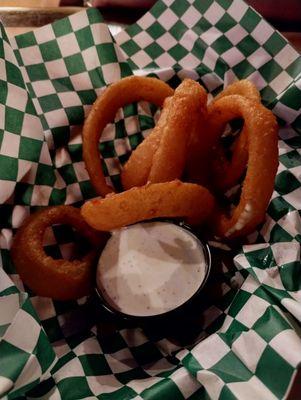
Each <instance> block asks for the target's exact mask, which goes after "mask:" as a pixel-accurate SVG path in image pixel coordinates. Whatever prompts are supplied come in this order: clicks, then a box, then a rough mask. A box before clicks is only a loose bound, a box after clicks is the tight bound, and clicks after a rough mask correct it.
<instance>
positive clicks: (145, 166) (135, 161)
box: [121, 97, 172, 190]
mask: <svg viewBox="0 0 301 400" xmlns="http://www.w3.org/2000/svg"><path fill="white" fill-rule="evenodd" d="M171 99H172V97H167V98H166V99H165V101H164V105H163V108H162V111H161V114H160V118H159V120H158V122H157V124H156V126H155V127H154V129H153V130H152V131H151V133H150V134H149V135H148V136H147V137H146V138H145V139H144V140H143V142H141V143H140V144H139V146H138V147H137V148H136V149H135V150H134V151H133V152H132V154H131V155H130V158H129V159H128V161H127V162H126V163H125V164H124V166H123V169H122V172H121V182H122V187H123V189H124V190H128V189H131V188H132V187H135V186H143V185H145V184H146V183H147V181H148V176H149V173H150V169H151V166H152V162H153V157H154V154H155V152H156V151H157V149H158V147H159V145H160V141H161V136H162V130H163V128H164V126H165V124H166V120H167V115H168V109H169V103H170V101H171Z"/></svg>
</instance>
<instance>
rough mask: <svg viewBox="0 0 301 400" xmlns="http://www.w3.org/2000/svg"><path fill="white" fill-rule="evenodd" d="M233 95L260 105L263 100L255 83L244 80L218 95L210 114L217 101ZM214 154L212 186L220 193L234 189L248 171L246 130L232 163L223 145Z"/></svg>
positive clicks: (239, 136) (240, 139)
mask: <svg viewBox="0 0 301 400" xmlns="http://www.w3.org/2000/svg"><path fill="white" fill-rule="evenodd" d="M231 95H240V96H243V97H246V98H247V99H249V100H253V101H255V102H258V103H260V100H261V99H260V93H259V91H258V90H257V88H256V86H255V85H254V83H252V82H250V81H248V80H246V79H243V80H241V81H236V82H234V83H232V84H231V85H229V86H228V87H227V88H226V89H224V90H223V91H222V92H221V93H220V94H218V95H217V96H216V97H215V98H214V99H213V100H212V102H211V104H210V105H209V112H210V109H211V108H212V107H213V105H214V103H215V102H216V101H218V100H219V99H221V98H223V97H226V96H231ZM213 154H214V156H213V158H212V160H211V165H212V167H211V174H210V178H211V185H212V186H213V187H214V188H215V189H217V190H219V191H225V190H227V189H229V188H231V187H233V186H234V185H235V184H236V183H237V182H238V180H239V178H240V177H241V176H242V175H243V173H244V171H245V170H246V165H247V160H248V149H247V135H246V133H245V130H244V129H242V131H241V133H240V134H239V135H238V137H237V138H236V140H235V142H234V144H233V146H232V157H231V160H230V161H229V160H228V159H227V157H226V155H225V151H224V149H223V147H222V145H221V144H217V145H216V147H215V149H214V151H213Z"/></svg>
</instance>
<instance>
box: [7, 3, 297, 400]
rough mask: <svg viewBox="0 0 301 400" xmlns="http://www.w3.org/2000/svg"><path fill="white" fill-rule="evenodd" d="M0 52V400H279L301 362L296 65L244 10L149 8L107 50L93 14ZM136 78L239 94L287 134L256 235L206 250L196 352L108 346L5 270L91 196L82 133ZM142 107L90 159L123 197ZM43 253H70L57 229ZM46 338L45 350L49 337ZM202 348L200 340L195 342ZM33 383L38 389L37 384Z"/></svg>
mask: <svg viewBox="0 0 301 400" xmlns="http://www.w3.org/2000/svg"><path fill="white" fill-rule="evenodd" d="M1 29H2V32H1V33H2V38H1V40H0V56H1V57H0V64H1V65H0V85H1V91H0V103H1V104H0V110H1V111H0V112H1V118H0V121H1V122H0V123H1V127H0V204H1V210H0V224H1V226H0V229H1V231H0V248H1V253H0V255H1V256H0V262H1V267H2V269H1V270H0V273H1V278H0V394H1V395H2V396H4V395H7V396H8V398H10V399H12V398H51V399H81V398H86V399H89V398H91V399H92V398H100V399H134V398H135V399H139V398H140V399H141V398H142V399H163V398H164V399H169V398H170V399H183V398H185V399H186V398H191V399H202V398H204V399H205V398H208V397H209V398H213V399H232V398H239V399H250V398H252V399H262V398H264V399H275V398H276V399H277V398H285V397H286V396H287V393H288V391H289V389H290V386H291V384H292V381H293V378H294V375H295V373H296V370H297V367H298V364H300V361H301V340H300V320H301V304H300V303H301V300H300V296H301V276H300V244H299V243H300V241H301V240H300V239H301V224H300V198H301V197H300V196H301V188H300V187H301V174H300V172H301V155H300V148H301V140H300V133H301V111H300V110H301V80H300V75H301V59H300V56H299V55H298V53H297V52H296V51H295V50H294V49H293V48H292V47H291V46H290V45H289V44H288V43H287V42H286V40H285V39H284V38H283V37H282V36H281V35H280V34H279V33H277V32H276V31H275V30H274V29H273V28H272V27H271V26H270V25H269V24H268V23H267V22H266V21H264V20H263V19H262V18H261V17H260V16H259V15H258V14H257V13H256V12H255V11H254V10H253V9H252V8H250V7H248V6H247V5H246V4H245V3H243V2H242V1H240V0H234V1H228V0H219V1H211V0H206V1H186V0H184V1H182V0H181V1H180V0H175V1H171V0H165V1H159V2H158V3H156V5H155V6H154V7H153V8H152V10H151V11H150V12H148V13H147V14H146V15H145V16H144V17H142V19H141V20H139V21H138V22H137V23H136V24H134V25H132V26H131V27H129V28H128V29H127V30H126V31H123V32H120V33H119V34H118V35H117V36H116V37H115V39H113V38H112V37H111V36H110V34H109V30H108V27H107V26H106V25H105V24H104V23H103V22H102V19H101V16H100V14H99V12H98V11H97V10H93V9H91V10H88V11H86V12H82V13H80V14H76V15H73V16H71V17H69V18H68V19H64V20H61V21H58V22H56V23H54V24H53V25H48V26H46V27H43V28H40V29H38V30H36V31H34V32H30V33H27V34H24V35H21V36H17V37H16V38H15V39H13V40H11V41H10V42H9V41H8V40H7V37H6V35H5V32H4V30H3V28H1ZM131 73H135V74H140V75H156V76H159V77H160V78H161V79H164V80H166V81H168V82H169V83H170V84H171V85H173V86H176V85H177V84H178V82H179V81H180V80H181V79H183V78H184V77H192V78H194V79H198V80H199V81H200V82H201V83H202V84H203V85H204V86H205V87H206V88H207V90H208V91H209V92H210V93H213V94H215V93H217V92H218V91H220V90H221V89H222V87H223V86H225V85H227V84H229V83H231V82H232V81H233V80H235V79H241V78H248V79H251V80H252V81H253V82H254V83H256V85H257V87H258V88H259V89H260V90H261V95H262V98H263V102H264V103H265V104H266V105H267V106H268V107H270V108H271V109H273V111H274V113H275V114H276V115H277V116H278V117H279V121H280V123H281V130H280V138H279V160H280V164H279V171H278V175H277V178H276V182H275V191H274V193H273V197H272V200H271V203H270V206H269V209H268V212H267V218H266V223H265V224H264V225H263V226H262V227H261V228H260V230H259V231H257V232H255V233H254V234H253V235H251V236H250V237H249V238H248V243H247V244H246V246H244V247H243V248H242V249H241V251H240V252H239V254H238V255H237V256H236V258H235V266H233V265H232V261H231V260H232V255H233V253H234V254H237V250H236V249H233V252H231V251H228V250H227V248H226V247H225V246H219V247H215V248H214V249H213V265H214V268H213V273H212V275H211V280H210V282H209V284H213V285H215V287H216V288H218V290H217V292H218V293H217V295H216V296H215V297H214V296H213V297H212V298H209V300H208V302H206V304H205V303H204V304H200V317H202V323H201V325H200V329H199V343H198V344H196V345H194V346H186V347H179V346H178V345H175V344H174V343H172V342H171V341H170V340H168V339H167V338H164V337H162V336H160V333H158V332H157V333H156V332H155V333H154V332H148V331H142V330H141V329H140V328H133V327H130V328H129V327H127V326H120V327H119V329H118V330H113V331H111V332H109V335H105V334H104V326H102V325H101V324H97V325H95V319H93V318H94V316H93V314H92V315H91V307H90V305H89V301H88V302H87V301H86V299H82V300H79V301H74V302H64V303H62V302H52V301H51V300H50V299H45V298H39V297H37V296H34V294H32V293H31V292H30V291H29V290H28V289H27V288H24V287H23V285H22V282H21V281H20V279H19V277H18V275H17V274H16V272H15V268H14V266H13V264H12V262H11V260H10V256H9V248H10V246H11V241H12V237H13V234H14V232H15V230H16V229H17V228H18V227H19V226H20V224H21V223H22V221H23V220H24V218H25V217H26V216H27V215H28V214H29V213H30V212H32V211H35V209H36V208H38V207H42V206H47V205H49V204H52V205H55V204H62V203H65V204H73V203H75V204H80V203H81V202H82V201H83V199H87V198H90V197H92V196H93V195H94V192H93V189H92V187H91V185H90V183H89V180H88V176H87V173H86V170H85V168H84V164H83V161H82V156H81V134H80V133H81V124H82V122H83V119H84V116H85V115H86V114H87V113H88V112H89V109H90V105H91V103H92V102H93V101H94V100H95V98H96V96H97V95H99V94H100V93H101V91H102V88H104V87H105V86H106V85H108V84H109V83H111V82H113V81H116V80H118V79H120V78H121V77H123V76H126V75H130V74H131ZM154 113H155V110H154V109H153V108H152V107H150V106H149V105H148V104H145V103H140V104H139V105H131V106H128V107H126V108H125V109H123V110H121V111H120V112H119V113H118V115H117V116H116V119H115V122H114V124H112V125H110V126H109V127H108V128H106V130H105V132H104V134H103V137H102V140H101V144H100V149H101V152H102V156H103V167H104V170H105V172H106V174H107V175H108V179H111V180H112V182H113V183H114V184H115V185H116V186H117V187H119V186H120V183H119V171H120V169H119V161H120V162H121V163H123V162H124V161H125V160H126V159H127V157H128V155H129V152H130V150H131V149H133V148H135V147H136V146H137V144H138V143H139V142H140V141H141V140H142V138H143V137H144V136H146V135H147V134H148V133H149V131H150V129H151V128H152V127H153V125H154V119H153V115H154ZM46 236H47V237H46V238H45V245H46V249H47V252H48V253H49V254H51V255H52V256H54V257H59V256H61V255H64V256H68V254H70V251H72V242H73V232H72V230H70V229H68V227H66V226H55V227H53V228H52V229H51V230H49V231H48V232H47V235H46ZM45 332H46V334H47V335H46V334H45ZM201 339H203V340H201ZM39 382H40V383H39Z"/></svg>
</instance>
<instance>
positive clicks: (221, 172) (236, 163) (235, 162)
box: [210, 129, 248, 192]
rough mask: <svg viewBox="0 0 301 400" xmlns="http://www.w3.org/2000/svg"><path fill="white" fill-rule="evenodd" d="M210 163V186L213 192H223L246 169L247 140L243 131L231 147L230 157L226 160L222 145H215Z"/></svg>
mask: <svg viewBox="0 0 301 400" xmlns="http://www.w3.org/2000/svg"><path fill="white" fill-rule="evenodd" d="M212 153H213V158H212V162H211V171H210V172H211V174H210V177H211V185H212V186H213V188H214V189H215V190H218V191H220V192H225V191H226V190H228V189H230V188H231V187H233V186H235V184H236V183H237V182H238V181H239V179H240V178H241V176H242V175H243V173H244V171H245V170H246V167H247V162H248V140H247V133H246V130H245V129H243V130H242V132H241V133H240V134H239V136H238V138H237V139H235V142H234V144H233V146H232V157H231V160H230V161H229V160H228V159H227V158H226V155H225V150H224V148H223V147H222V145H220V144H219V145H217V146H216V147H215V148H214V149H213V151H212Z"/></svg>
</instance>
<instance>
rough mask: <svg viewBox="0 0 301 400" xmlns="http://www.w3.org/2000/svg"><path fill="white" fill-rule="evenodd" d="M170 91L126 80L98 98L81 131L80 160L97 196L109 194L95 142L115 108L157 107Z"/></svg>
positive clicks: (149, 80)
mask: <svg viewBox="0 0 301 400" xmlns="http://www.w3.org/2000/svg"><path fill="white" fill-rule="evenodd" d="M172 94H173V89H172V88H171V87H170V86H168V85H167V84H166V83H164V82H162V81H160V80H159V79H156V78H145V77H140V76H130V77H127V78H123V79H121V80H120V81H119V82H116V83H113V84H112V85H111V86H109V87H107V88H106V90H105V91H104V92H103V93H102V94H101V96H99V97H98V99H97V100H96V101H95V103H94V104H93V107H92V109H91V111H90V113H89V115H88V117H87V119H86V121H85V123H84V127H83V159H84V161H85V164H86V168H87V171H88V174H89V177H90V180H91V183H92V185H93V187H94V189H95V191H96V193H97V194H99V195H101V196H105V195H106V194H108V193H111V192H113V191H114V190H113V188H112V187H111V186H109V185H107V183H106V180H105V177H104V174H103V171H102V166H101V160H100V155H99V150H98V144H99V139H100V136H101V134H102V131H103V130H104V128H105V127H106V125H107V124H108V123H109V122H111V121H113V119H114V117H115V114H116V112H117V111H118V109H119V108H121V107H123V106H125V105H127V104H130V103H133V102H137V101H140V100H145V101H148V102H150V103H153V104H155V105H156V106H158V107H161V106H162V104H163V101H164V100H165V98H166V97H168V96H171V95H172Z"/></svg>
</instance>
